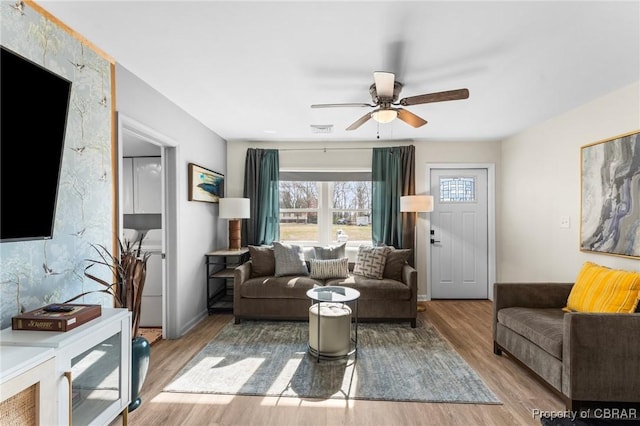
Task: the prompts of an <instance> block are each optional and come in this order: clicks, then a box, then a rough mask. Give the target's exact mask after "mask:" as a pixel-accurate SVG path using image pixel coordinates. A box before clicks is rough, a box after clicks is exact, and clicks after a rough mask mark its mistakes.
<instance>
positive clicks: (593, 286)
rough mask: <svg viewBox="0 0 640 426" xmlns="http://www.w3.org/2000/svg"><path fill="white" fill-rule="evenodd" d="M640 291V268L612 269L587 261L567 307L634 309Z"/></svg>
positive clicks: (619, 310) (593, 309)
mask: <svg viewBox="0 0 640 426" xmlns="http://www.w3.org/2000/svg"><path fill="white" fill-rule="evenodd" d="M639 291H640V272H631V271H623V270H620V269H610V268H607V267H604V266H600V265H597V264H595V263H592V262H585V263H584V265H583V266H582V269H580V272H579V273H578V278H577V279H576V283H575V284H574V286H573V287H572V288H571V293H569V297H568V299H567V306H566V310H568V311H575V312H610V313H631V312H633V311H634V310H635V308H636V304H637V300H638V292H639Z"/></svg>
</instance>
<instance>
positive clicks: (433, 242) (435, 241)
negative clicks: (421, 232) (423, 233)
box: [431, 238, 440, 244]
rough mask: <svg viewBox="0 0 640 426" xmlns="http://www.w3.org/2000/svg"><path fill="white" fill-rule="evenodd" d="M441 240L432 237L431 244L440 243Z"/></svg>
mask: <svg viewBox="0 0 640 426" xmlns="http://www.w3.org/2000/svg"><path fill="white" fill-rule="evenodd" d="M439 242H440V240H434V239H433V238H431V244H435V243H439Z"/></svg>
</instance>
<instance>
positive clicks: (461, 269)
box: [426, 164, 495, 299]
mask: <svg viewBox="0 0 640 426" xmlns="http://www.w3.org/2000/svg"><path fill="white" fill-rule="evenodd" d="M427 172H428V175H427V176H428V187H429V188H430V193H431V195H433V197H434V210H433V212H432V213H431V215H430V232H429V234H430V235H429V240H428V241H426V244H427V247H428V250H427V251H428V253H427V256H428V258H427V259H428V264H429V271H430V274H429V286H428V290H429V291H428V293H429V294H428V295H429V298H432V299H492V298H493V291H492V290H493V282H494V281H495V189H494V188H495V171H494V166H493V165H492V164H491V165H479V164H447V165H437V164H434V165H430V166H428V167H427Z"/></svg>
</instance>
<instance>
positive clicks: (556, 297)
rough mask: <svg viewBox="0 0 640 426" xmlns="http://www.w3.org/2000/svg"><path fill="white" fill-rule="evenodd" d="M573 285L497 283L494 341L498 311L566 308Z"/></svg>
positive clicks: (495, 286)
mask: <svg viewBox="0 0 640 426" xmlns="http://www.w3.org/2000/svg"><path fill="white" fill-rule="evenodd" d="M572 287H573V283H495V284H494V285H493V340H494V341H495V337H496V325H497V323H498V311H499V310H500V309H503V308H511V307H520V308H564V307H565V306H567V299H568V298H569V293H571V288H572Z"/></svg>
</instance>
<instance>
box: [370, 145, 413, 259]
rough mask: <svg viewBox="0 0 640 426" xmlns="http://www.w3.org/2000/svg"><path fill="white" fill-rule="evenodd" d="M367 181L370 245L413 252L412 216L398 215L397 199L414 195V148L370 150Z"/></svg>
mask: <svg viewBox="0 0 640 426" xmlns="http://www.w3.org/2000/svg"><path fill="white" fill-rule="evenodd" d="M371 180H372V186H371V190H372V201H371V225H372V231H371V232H372V238H373V244H374V245H383V244H384V245H388V246H394V247H396V248H411V249H413V240H414V229H415V215H414V214H413V213H401V212H400V197H401V196H403V195H415V147H414V146H413V145H407V146H398V147H390V148H374V149H373V161H372V167H371Z"/></svg>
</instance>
